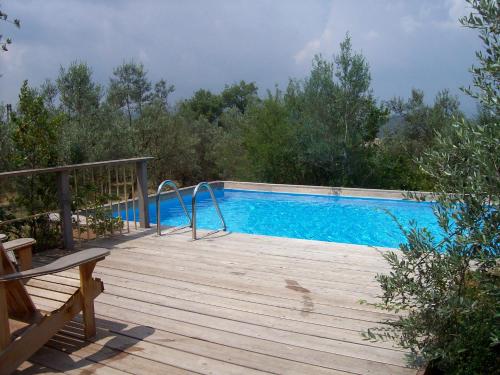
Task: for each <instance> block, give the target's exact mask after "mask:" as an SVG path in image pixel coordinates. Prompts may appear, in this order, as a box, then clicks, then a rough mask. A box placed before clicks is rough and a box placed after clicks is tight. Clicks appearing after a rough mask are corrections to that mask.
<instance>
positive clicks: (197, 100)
mask: <svg viewBox="0 0 500 375" xmlns="http://www.w3.org/2000/svg"><path fill="white" fill-rule="evenodd" d="M223 109H224V104H223V102H222V98H221V97H220V95H217V94H213V93H212V92H211V91H209V90H204V89H200V90H198V91H196V92H195V93H194V95H193V96H192V97H191V98H190V99H187V100H185V101H183V102H182V103H181V105H180V110H181V112H183V113H184V114H185V115H186V116H190V117H192V118H193V119H198V118H199V117H204V118H205V119H207V120H208V121H209V122H211V123H213V122H215V121H216V120H217V119H218V118H219V116H220V115H221V114H222V111H223Z"/></svg>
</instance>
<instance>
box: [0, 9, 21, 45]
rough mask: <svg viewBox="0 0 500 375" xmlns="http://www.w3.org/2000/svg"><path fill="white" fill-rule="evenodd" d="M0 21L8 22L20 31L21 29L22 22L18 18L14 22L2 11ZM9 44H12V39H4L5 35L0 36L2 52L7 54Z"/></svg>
mask: <svg viewBox="0 0 500 375" xmlns="http://www.w3.org/2000/svg"><path fill="white" fill-rule="evenodd" d="M0 21H4V22H8V23H11V24H13V25H14V26H16V27H17V28H18V29H19V28H20V27H21V21H20V20H19V19H17V18H14V19H13V20H12V19H11V18H9V16H8V15H7V14H6V13H5V12H2V11H1V10H0ZM9 44H12V39H11V38H9V37H7V38H4V35H2V34H0V49H1V50H2V52H7V51H8V50H9V49H8V48H7V46H8V45H9Z"/></svg>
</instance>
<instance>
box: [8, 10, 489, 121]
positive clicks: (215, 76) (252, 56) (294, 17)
mask: <svg viewBox="0 0 500 375" xmlns="http://www.w3.org/2000/svg"><path fill="white" fill-rule="evenodd" d="M1 9H2V11H3V12H5V13H7V14H8V15H9V16H10V17H11V18H19V19H20V20H21V29H19V30H17V29H16V28H15V27H13V26H12V25H10V24H6V23H4V22H1V23H0V34H5V35H6V36H10V37H11V38H12V40H13V44H12V45H11V46H10V48H9V51H8V52H6V53H0V74H2V77H0V102H4V103H15V102H16V101H17V96H18V93H19V88H20V86H21V84H22V82H23V80H25V79H27V80H28V81H29V83H30V84H31V85H33V86H38V85H40V84H41V83H42V82H43V81H44V80H45V79H47V78H49V79H55V78H56V77H57V75H58V72H59V69H60V67H61V66H63V67H66V66H68V65H69V64H70V63H71V62H73V61H75V60H78V61H84V62H87V63H88V64H89V65H90V66H91V67H92V70H93V74H94V79H95V80H96V81H97V82H99V83H101V84H103V85H106V84H107V83H108V82H109V78H110V76H111V75H112V72H113V68H115V67H116V66H118V65H120V64H121V63H123V62H128V61H131V60H133V61H135V62H142V63H143V64H144V66H145V68H146V70H147V71H148V76H149V77H150V79H151V80H152V81H157V80H159V79H161V78H164V79H165V80H166V81H167V82H168V83H169V84H173V85H175V88H176V91H175V93H174V95H173V100H174V101H175V100H179V99H182V98H187V97H189V96H191V95H192V93H193V92H194V91H196V90H198V89H200V88H204V89H209V90H213V91H216V92H217V91H220V90H221V89H223V88H224V86H225V85H226V84H231V83H234V82H239V81H240V80H245V81H247V82H255V83H256V84H257V85H258V87H259V89H260V94H261V95H264V94H265V93H266V90H268V89H270V90H274V88H275V87H276V85H278V86H279V87H280V88H282V89H284V88H285V87H286V84H287V82H288V80H289V79H290V78H299V79H300V78H304V77H306V76H307V75H308V73H309V72H310V69H311V61H312V59H313V57H314V55H315V54H322V55H323V57H325V58H328V59H331V58H332V56H334V55H335V54H336V53H338V51H339V43H340V42H341V41H342V40H343V39H344V37H345V34H346V32H349V33H350V35H351V37H352V43H353V48H354V50H356V51H358V52H361V53H362V54H363V55H364V56H365V57H366V59H367V61H368V62H369V64H370V71H371V76H372V88H373V93H374V95H375V97H376V98H377V99H379V100H387V99H390V98H392V97H394V96H400V97H403V98H406V97H408V96H409V94H410V92H411V89H412V88H418V89H422V90H423V91H424V92H425V94H426V99H427V102H432V100H433V98H434V96H435V95H436V93H437V92H438V91H439V90H442V89H449V90H450V91H451V92H452V93H453V94H454V95H457V96H458V98H459V100H460V102H461V103H462V108H463V110H464V111H465V112H466V113H468V114H471V113H474V112H475V110H476V105H475V103H474V101H473V100H471V99H469V98H467V97H466V96H465V95H463V94H461V92H460V91H459V88H460V87H461V86H467V85H469V84H470V82H471V78H470V73H469V72H468V69H469V68H470V67H471V65H472V64H473V63H474V62H475V55H474V51H475V50H477V49H479V48H480V42H479V39H478V37H477V34H476V33H475V31H473V30H469V29H466V28H464V27H462V26H460V25H459V23H458V21H457V20H458V18H459V17H461V16H462V15H465V14H468V13H469V12H470V9H469V8H468V7H467V4H466V3H465V1H464V0H333V1H326V0H183V1H180V0H179V1H175V0H142V1H128V0H101V1H99V0H80V1H78V0H43V1H42V0H2V1H1Z"/></svg>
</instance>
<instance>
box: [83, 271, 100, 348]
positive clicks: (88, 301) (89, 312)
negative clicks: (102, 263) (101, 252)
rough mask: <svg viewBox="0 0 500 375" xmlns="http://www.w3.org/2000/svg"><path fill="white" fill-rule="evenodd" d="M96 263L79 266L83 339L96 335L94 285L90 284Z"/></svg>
mask: <svg viewBox="0 0 500 375" xmlns="http://www.w3.org/2000/svg"><path fill="white" fill-rule="evenodd" d="M95 265H96V262H92V263H87V264H82V265H81V266H80V291H81V293H82V295H83V309H82V310H83V323H84V334H85V338H87V339H88V338H91V337H94V336H95V334H96V325H95V313H94V295H95V291H94V290H93V288H94V285H95V284H94V283H92V272H94V268H95Z"/></svg>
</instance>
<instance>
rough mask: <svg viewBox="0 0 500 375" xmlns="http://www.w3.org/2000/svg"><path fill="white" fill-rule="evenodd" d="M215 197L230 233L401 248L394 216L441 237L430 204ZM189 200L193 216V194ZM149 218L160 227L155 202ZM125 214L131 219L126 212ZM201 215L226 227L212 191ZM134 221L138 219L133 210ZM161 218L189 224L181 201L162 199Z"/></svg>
mask: <svg viewBox="0 0 500 375" xmlns="http://www.w3.org/2000/svg"><path fill="white" fill-rule="evenodd" d="M214 192H215V195H216V197H217V200H218V202H219V206H220V209H221V211H222V213H223V215H224V218H225V220H226V223H227V227H228V228H227V229H228V231H230V232H239V233H249V234H259V235H269V236H278V237H289V238H301V239H311V240H319V241H329V242H342V243H352V244H360V245H373V246H384V247H393V248H395V247H398V246H399V244H400V243H401V242H404V241H405V237H404V236H403V234H402V232H401V230H400V228H399V227H398V225H397V223H396V222H395V221H394V219H393V218H392V217H391V216H390V215H389V214H388V212H390V213H391V214H392V215H394V216H395V217H396V218H397V219H398V220H399V222H400V223H401V224H402V225H403V226H404V227H406V228H408V227H409V223H410V221H411V220H415V221H416V222H417V224H418V226H419V227H426V228H428V229H429V230H430V231H431V233H433V234H434V235H435V236H436V237H439V233H440V229H439V226H438V223H437V221H436V218H435V216H434V214H433V211H432V203H429V202H413V201H406V200H394V199H375V198H358V197H356V198H352V197H345V196H331V195H312V194H295V193H275V192H260V191H249V190H236V189H214ZM183 199H184V202H185V204H186V207H187V208H188V210H189V211H191V195H186V196H184V197H183ZM149 213H150V221H151V223H153V224H156V217H155V216H156V207H155V204H154V202H153V203H150V206H149ZM190 213H191V212H190ZM120 215H121V217H122V218H124V219H126V212H125V210H123V211H121V213H120ZM196 215H197V222H198V225H197V228H201V229H209V230H215V229H218V228H220V227H221V223H220V220H219V218H218V216H217V213H216V211H215V208H214V206H213V203H212V201H211V199H210V196H209V194H208V192H206V191H203V192H202V193H200V195H199V196H198V198H197V212H196ZM128 217H129V218H131V217H132V211H131V208H130V209H129V213H128ZM137 217H138V216H137ZM160 218H161V224H162V225H165V226H181V225H186V224H188V221H187V218H186V216H185V214H184V212H183V211H182V208H181V206H180V204H179V202H178V201H177V199H176V198H173V199H163V200H162V202H161V205H160Z"/></svg>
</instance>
